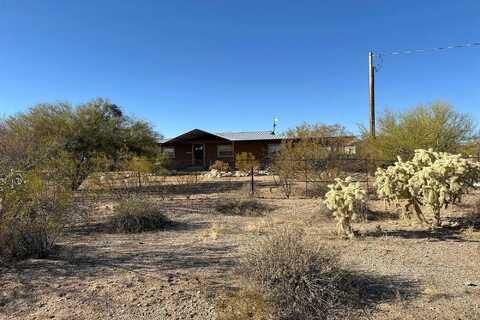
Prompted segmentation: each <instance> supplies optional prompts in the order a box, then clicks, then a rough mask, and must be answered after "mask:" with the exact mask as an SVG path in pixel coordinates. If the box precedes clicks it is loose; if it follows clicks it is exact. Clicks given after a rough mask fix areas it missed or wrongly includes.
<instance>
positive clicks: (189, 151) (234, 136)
mask: <svg viewBox="0 0 480 320" xmlns="http://www.w3.org/2000/svg"><path fill="white" fill-rule="evenodd" d="M283 139H284V138H283V137H282V136H280V135H276V134H274V133H272V132H271V131H249V132H222V133H210V132H207V131H204V130H200V129H194V130H191V131H189V132H187V133H184V134H181V135H179V136H177V137H175V138H171V139H165V140H162V141H160V146H161V149H162V152H163V153H165V154H166V155H167V156H168V157H169V158H170V159H171V163H172V165H173V166H174V167H176V168H186V167H198V168H208V167H209V166H210V165H211V164H213V163H214V162H215V161H216V160H221V161H224V162H228V163H230V165H232V166H233V164H234V163H235V155H237V154H239V153H242V152H248V153H252V154H253V155H254V156H255V159H257V160H259V161H260V163H262V162H265V161H266V159H268V158H269V156H271V155H272V154H273V153H275V152H276V151H277V150H278V149H279V147H280V143H281V142H282V140H283Z"/></svg>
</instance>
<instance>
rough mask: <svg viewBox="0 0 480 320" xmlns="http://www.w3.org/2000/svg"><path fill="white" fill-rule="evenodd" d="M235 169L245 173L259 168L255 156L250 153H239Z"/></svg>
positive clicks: (236, 157)
mask: <svg viewBox="0 0 480 320" xmlns="http://www.w3.org/2000/svg"><path fill="white" fill-rule="evenodd" d="M235 167H236V168H237V169H238V170H240V171H244V172H250V171H251V170H252V168H253V169H256V168H257V167H258V161H257V160H256V159H255V156H254V155H253V154H252V153H250V152H242V153H237V155H236V156H235Z"/></svg>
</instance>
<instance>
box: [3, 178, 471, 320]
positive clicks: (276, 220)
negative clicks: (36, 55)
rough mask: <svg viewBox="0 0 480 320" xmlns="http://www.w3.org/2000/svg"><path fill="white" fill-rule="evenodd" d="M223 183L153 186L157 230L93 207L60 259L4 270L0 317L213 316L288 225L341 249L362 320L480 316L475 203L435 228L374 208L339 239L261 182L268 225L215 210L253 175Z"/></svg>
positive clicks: (263, 219) (73, 226)
mask: <svg viewBox="0 0 480 320" xmlns="http://www.w3.org/2000/svg"><path fill="white" fill-rule="evenodd" d="M172 181H173V180H172ZM228 181H229V182H228V183H229V184H230V186H231V187H230V188H226V189H225V191H224V192H219V190H218V189H215V188H214V189H208V190H209V191H208V192H204V190H207V189H205V186H202V185H201V186H196V187H195V188H194V189H192V190H190V191H189V192H188V193H185V194H182V193H181V192H173V191H175V190H174V189H168V190H166V191H164V192H162V193H159V192H155V190H148V188H147V191H145V192H142V193H141V196H142V197H145V198H149V199H151V200H152V201H156V202H159V203H161V205H162V208H163V210H164V212H165V213H166V214H167V215H168V216H169V217H170V218H171V219H172V220H173V221H175V224H174V225H173V226H172V227H171V228H168V229H166V230H158V231H153V232H143V233H138V234H113V233H111V232H109V231H108V226H107V221H108V217H109V216H110V215H111V214H112V208H113V206H114V205H115V199H113V198H108V197H105V198H102V199H100V200H97V202H96V204H95V206H94V207H93V209H92V210H90V211H88V213H87V214H78V215H73V216H72V217H71V219H70V220H69V221H68V224H67V226H66V228H65V235H64V237H63V238H62V239H61V241H60V243H59V246H58V249H57V251H56V253H55V254H54V255H53V256H51V257H49V258H48V259H29V260H26V261H22V262H18V263H16V264H13V265H0V272H1V273H0V319H2V320H3V319H5V320H6V319H25V320H33V319H198V320H209V319H216V313H215V299H216V297H217V295H219V294H220V293H222V292H224V291H229V290H235V289H236V288H238V287H239V286H240V285H241V284H242V279H240V278H239V277H238V273H237V272H236V267H237V265H238V261H239V258H240V257H241V256H242V254H243V250H244V249H245V248H246V246H248V245H249V244H250V243H252V242H254V241H255V240H256V239H259V237H262V236H263V235H264V234H266V233H268V232H270V231H271V230H272V229H273V228H276V227H278V226H284V225H288V224H292V225H294V224H295V225H300V226H302V227H303V228H305V230H306V233H307V235H308V237H311V239H313V240H315V241H318V242H319V243H321V244H322V245H323V246H325V247H326V248H329V249H331V250H335V251H337V252H338V254H339V256H340V259H341V263H342V267H344V268H345V269H347V270H350V271H351V272H352V273H354V274H355V275H356V276H357V281H358V284H359V287H360V288H361V298H362V301H363V307H362V308H361V310H357V312H358V318H359V319H479V318H480V214H479V209H480V206H479V203H480V202H479V201H480V194H478V193H474V194H470V195H468V196H467V197H466V198H465V199H464V201H463V202H462V204H461V205H457V206H453V207H450V208H448V209H446V210H445V214H444V216H443V219H444V221H445V223H444V226H443V227H442V228H438V229H431V228H430V227H429V226H428V225H425V224H424V225H422V224H420V223H417V222H415V221H406V220H403V219H400V218H399V215H398V214H397V213H396V212H395V210H393V209H392V208H386V207H385V204H384V203H383V202H381V201H377V200H374V199H371V200H370V201H369V202H368V209H369V210H368V213H367V220H365V221H362V222H357V223H355V229H356V230H358V231H359V236H358V238H357V239H355V240H342V239H339V238H338V237H337V235H336V234H335V220H334V218H333V217H332V216H331V215H329V214H328V213H326V212H325V210H324V209H322V208H324V206H323V204H322V200H321V198H316V197H309V198H303V197H301V196H295V197H292V198H290V199H286V198H285V197H282V196H281V194H280V193H279V192H278V191H277V192H275V191H274V190H272V188H273V187H272V185H268V184H266V183H265V184H264V185H262V184H261V183H259V185H258V186H257V187H258V188H259V190H258V192H257V194H256V195H257V199H258V201H259V202H261V203H263V204H264V205H265V207H266V208H268V210H265V212H264V214H263V215H262V216H258V217H251V216H248V217H245V216H230V215H225V214H219V213H217V212H215V210H213V209H212V208H213V207H214V203H215V201H217V198H219V197H236V196H238V194H239V193H241V192H244V191H245V190H244V189H245V187H241V186H240V185H238V186H237V185H236V184H235V183H237V182H238V183H240V182H242V183H244V182H245V181H248V177H246V178H238V179H237V180H232V179H229V180H228ZM259 181H261V179H260V180H259ZM172 183H174V182H172ZM205 183H207V184H208V181H206V182H205ZM237 187H238V188H237ZM247 188H248V187H247ZM262 188H263V189H262ZM172 190H173V191H172ZM242 190H243V191H242ZM177 191H178V190H177ZM112 199H113V200H112Z"/></svg>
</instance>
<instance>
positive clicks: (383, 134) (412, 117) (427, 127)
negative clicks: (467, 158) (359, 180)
mask: <svg viewBox="0 0 480 320" xmlns="http://www.w3.org/2000/svg"><path fill="white" fill-rule="evenodd" d="M475 128H476V125H475V121H474V120H473V118H472V117H471V116H470V115H468V114H465V113H460V112H457V111H455V109H454V108H453V107H452V106H451V105H449V104H446V103H443V102H435V103H430V104H428V105H419V106H417V107H416V108H414V109H412V110H408V111H404V112H391V111H386V112H385V113H384V114H383V115H381V116H380V117H378V120H377V128H376V132H377V135H376V139H371V138H370V137H369V136H368V132H367V130H365V128H362V131H363V136H364V139H363V145H362V147H361V148H360V149H361V150H363V152H364V153H365V154H366V155H368V156H370V157H373V158H377V159H386V160H390V159H396V158H397V156H401V157H402V158H404V159H407V158H411V157H412V156H413V154H414V151H415V150H416V149H429V148H432V149H433V150H434V151H443V152H450V153H458V152H462V151H464V150H467V149H466V146H468V145H469V143H471V142H472V140H473V139H474V138H475V137H476V136H477V135H476V130H475Z"/></svg>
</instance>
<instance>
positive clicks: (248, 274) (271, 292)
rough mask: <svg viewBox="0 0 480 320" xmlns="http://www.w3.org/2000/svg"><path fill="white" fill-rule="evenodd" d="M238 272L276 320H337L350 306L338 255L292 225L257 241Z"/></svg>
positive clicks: (347, 283) (346, 284) (346, 282)
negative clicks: (258, 295)
mask: <svg viewBox="0 0 480 320" xmlns="http://www.w3.org/2000/svg"><path fill="white" fill-rule="evenodd" d="M240 271H241V274H242V275H243V276H244V277H245V278H246V280H249V281H252V280H253V282H254V284H255V285H256V286H258V288H259V289H260V291H261V292H262V293H263V295H264V297H265V299H266V301H268V302H269V303H271V307H272V308H271V309H272V312H273V318H274V319H305V320H309V319H332V318H337V316H339V315H340V313H341V312H342V310H345V309H346V308H348V305H349V301H350V302H351V301H352V299H351V297H350V296H349V294H348V292H350V288H351V285H350V280H348V278H347V277H346V276H344V273H343V272H342V271H340V269H339V267H338V263H337V257H336V255H335V254H332V253H331V252H329V251H327V250H326V249H325V248H321V247H320V246H319V245H318V244H317V243H313V242H309V241H306V240H305V238H304V233H303V231H302V230H301V229H298V228H292V227H291V226H290V227H280V228H278V229H276V230H275V231H274V232H272V233H271V234H269V235H267V236H266V237H265V238H263V239H261V240H255V242H254V243H253V244H252V245H251V246H250V247H249V249H248V251H247V252H246V255H245V257H244V258H243V260H242V262H241V268H240Z"/></svg>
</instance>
